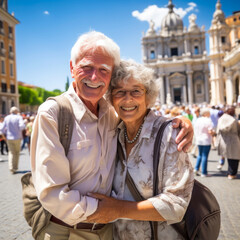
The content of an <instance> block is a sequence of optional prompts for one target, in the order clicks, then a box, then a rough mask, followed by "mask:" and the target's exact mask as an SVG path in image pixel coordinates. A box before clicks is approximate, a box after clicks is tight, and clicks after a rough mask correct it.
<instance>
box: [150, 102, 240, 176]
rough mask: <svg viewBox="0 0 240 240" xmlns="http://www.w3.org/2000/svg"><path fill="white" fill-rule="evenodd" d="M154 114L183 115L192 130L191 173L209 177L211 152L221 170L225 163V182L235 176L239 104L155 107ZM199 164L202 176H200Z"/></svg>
mask: <svg viewBox="0 0 240 240" xmlns="http://www.w3.org/2000/svg"><path fill="white" fill-rule="evenodd" d="M154 111H155V114H156V115H160V116H164V117H167V118H169V117H170V118H172V117H177V116H185V117H187V118H188V119H190V120H191V122H192V124H193V127H194V139H193V144H192V148H191V149H190V151H189V154H191V155H193V157H194V158H197V159H196V165H195V168H194V172H195V174H196V175H199V176H200V175H201V177H209V176H211V175H209V174H208V172H207V163H208V155H209V152H210V150H211V149H212V150H216V151H217V152H218V155H219V164H218V165H217V166H216V168H217V169H218V170H219V171H221V170H222V167H223V165H224V163H225V159H227V161H228V179H230V180H231V179H235V178H236V177H237V171H238V165H239V160H240V150H239V149H240V103H238V104H236V103H235V104H234V105H232V106H229V105H216V106H214V105H209V104H207V103H203V104H199V105H196V104H194V105H173V104H172V105H171V106H167V105H162V106H160V105H158V104H156V105H155V106H154ZM200 165H201V173H200Z"/></svg>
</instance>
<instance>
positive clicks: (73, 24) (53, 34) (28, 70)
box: [8, 0, 240, 91]
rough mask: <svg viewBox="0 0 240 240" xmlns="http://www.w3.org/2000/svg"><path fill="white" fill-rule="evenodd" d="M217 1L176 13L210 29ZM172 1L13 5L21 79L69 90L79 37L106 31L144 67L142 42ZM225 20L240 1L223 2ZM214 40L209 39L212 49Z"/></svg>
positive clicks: (180, 0) (180, 6)
mask: <svg viewBox="0 0 240 240" xmlns="http://www.w3.org/2000/svg"><path fill="white" fill-rule="evenodd" d="M216 2H217V0H210V1H206V0H193V1H191V0H190V1H185V0H173V4H174V5H175V12H177V13H178V14H180V15H181V16H183V22H184V26H187V27H188V25H189V24H188V17H189V16H190V15H191V14H195V15H196V16H197V20H196V23H197V24H198V26H200V27H201V26H202V25H204V26H205V30H208V29H209V27H210V24H211V20H212V16H213V13H214V11H215V5H216ZM167 4H168V0H127V1H125V0H119V1H115V0H111V1H110V0H104V1H100V0H88V1H86V0H84V1H83V0H69V1H63V0H51V1H50V0H48V1H47V0H8V10H9V12H10V13H12V12H14V14H15V18H17V19H18V20H19V21H20V24H18V25H17V26H16V54H17V79H18V80H19V81H23V82H25V83H29V84H34V85H36V86H39V87H43V88H45V89H47V90H54V89H60V90H62V91H64V90H65V83H66V79H67V76H68V77H69V80H70V82H71V81H72V79H71V75H70V71H69V59H70V51H71V48H72V46H73V44H74V43H75V41H76V40H77V38H78V36H79V35H81V34H82V33H85V32H88V31H89V30H96V31H100V32H103V33H104V34H106V35H107V36H109V37H110V38H112V39H113V40H114V41H115V42H116V43H117V44H118V45H119V46H120V49H121V56H122V57H123V58H132V59H134V60H136V61H137V62H142V51H141V38H142V32H146V31H147V29H148V27H149V23H148V21H149V20H150V19H151V18H152V19H155V21H156V24H155V27H156V28H157V25H158V24H157V22H161V18H162V17H164V15H165V12H166V5H167ZM221 4H222V10H223V11H224V13H225V16H226V17H227V16H230V15H232V12H233V11H237V10H240V3H239V0H221ZM208 44H209V39H208V35H206V46H207V49H208Z"/></svg>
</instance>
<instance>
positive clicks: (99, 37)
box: [71, 31, 120, 66]
mask: <svg viewBox="0 0 240 240" xmlns="http://www.w3.org/2000/svg"><path fill="white" fill-rule="evenodd" d="M99 48H100V49H101V50H102V51H103V52H104V53H106V54H107V55H109V56H110V57H112V58H113V60H114V65H115V66H118V65H119V63H120V48H119V46H118V45H117V44H116V43H115V42H114V41H113V40H112V39H110V38H109V37H107V36H105V35H104V34H103V33H100V32H96V31H91V32H88V33H85V34H82V35H81V36H80V37H79V38H78V40H77V41H76V43H75V44H74V46H73V47H72V50H71V61H72V64H73V66H74V65H75V64H76V61H77V59H79V58H80V59H81V58H82V57H84V55H85V54H86V53H89V52H94V51H96V49H99Z"/></svg>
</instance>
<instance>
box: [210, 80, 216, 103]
mask: <svg viewBox="0 0 240 240" xmlns="http://www.w3.org/2000/svg"><path fill="white" fill-rule="evenodd" d="M210 83H211V105H216V104H217V99H216V90H217V89H216V80H215V79H210Z"/></svg>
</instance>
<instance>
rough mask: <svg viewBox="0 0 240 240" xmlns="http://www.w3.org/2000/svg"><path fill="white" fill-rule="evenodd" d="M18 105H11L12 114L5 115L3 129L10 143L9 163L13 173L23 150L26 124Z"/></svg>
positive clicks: (16, 168) (8, 143)
mask: <svg viewBox="0 0 240 240" xmlns="http://www.w3.org/2000/svg"><path fill="white" fill-rule="evenodd" d="M18 113H19V110H18V108H17V107H15V106H14V107H11V109H10V114H9V115H8V116H6V117H5V119H4V122H3V125H2V129H1V131H2V132H3V133H5V135H6V139H7V145H8V150H9V151H8V165H9V170H10V171H11V173H12V174H15V173H16V171H17V170H18V161H19V154H20V150H21V140H22V131H23V129H24V128H25V124H24V121H23V118H22V116H20V115H19V114H18Z"/></svg>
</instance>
